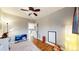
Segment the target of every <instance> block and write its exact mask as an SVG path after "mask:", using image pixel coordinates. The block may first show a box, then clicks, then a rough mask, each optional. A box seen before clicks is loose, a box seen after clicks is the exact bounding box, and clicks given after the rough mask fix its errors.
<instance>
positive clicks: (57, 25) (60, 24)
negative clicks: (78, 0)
mask: <svg viewBox="0 0 79 59" xmlns="http://www.w3.org/2000/svg"><path fill="white" fill-rule="evenodd" d="M72 15H73V8H63V9H61V10H59V11H57V12H54V13H52V14H51V15H48V16H46V17H43V18H41V19H39V20H37V22H38V36H39V37H40V39H42V36H46V40H47V41H48V31H56V32H57V44H59V45H61V46H62V47H64V40H65V36H64V35H65V26H66V24H65V22H67V21H68V22H70V21H72V19H70V18H72Z"/></svg>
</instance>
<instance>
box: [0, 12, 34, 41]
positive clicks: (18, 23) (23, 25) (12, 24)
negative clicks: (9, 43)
mask: <svg viewBox="0 0 79 59" xmlns="http://www.w3.org/2000/svg"><path fill="white" fill-rule="evenodd" d="M1 20H3V32H6V29H7V28H6V27H7V25H6V23H7V22H8V30H9V36H15V35H18V34H28V23H29V22H34V21H32V20H29V19H26V18H22V17H18V16H14V15H11V14H7V13H4V12H3V13H2V15H1ZM13 40H14V39H13Z"/></svg>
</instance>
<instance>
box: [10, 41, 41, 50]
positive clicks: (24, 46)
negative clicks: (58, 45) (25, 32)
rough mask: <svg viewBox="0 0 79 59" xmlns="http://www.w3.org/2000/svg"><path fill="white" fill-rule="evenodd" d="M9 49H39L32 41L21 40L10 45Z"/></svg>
mask: <svg viewBox="0 0 79 59" xmlns="http://www.w3.org/2000/svg"><path fill="white" fill-rule="evenodd" d="M10 51H40V49H39V48H37V47H36V46H35V45H34V44H33V43H32V41H23V42H19V43H16V44H12V45H11V49H10Z"/></svg>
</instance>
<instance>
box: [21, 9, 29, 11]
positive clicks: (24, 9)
mask: <svg viewBox="0 0 79 59" xmlns="http://www.w3.org/2000/svg"><path fill="white" fill-rule="evenodd" d="M20 10H22V11H28V10H26V9H20Z"/></svg>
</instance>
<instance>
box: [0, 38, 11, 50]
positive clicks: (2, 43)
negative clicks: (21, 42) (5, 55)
mask: <svg viewBox="0 0 79 59" xmlns="http://www.w3.org/2000/svg"><path fill="white" fill-rule="evenodd" d="M9 40H10V38H4V39H0V51H9V44H10V43H9Z"/></svg>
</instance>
